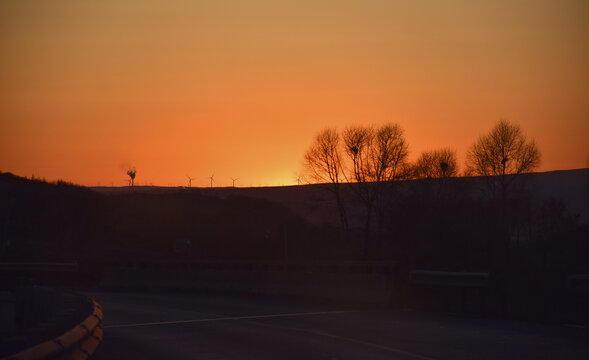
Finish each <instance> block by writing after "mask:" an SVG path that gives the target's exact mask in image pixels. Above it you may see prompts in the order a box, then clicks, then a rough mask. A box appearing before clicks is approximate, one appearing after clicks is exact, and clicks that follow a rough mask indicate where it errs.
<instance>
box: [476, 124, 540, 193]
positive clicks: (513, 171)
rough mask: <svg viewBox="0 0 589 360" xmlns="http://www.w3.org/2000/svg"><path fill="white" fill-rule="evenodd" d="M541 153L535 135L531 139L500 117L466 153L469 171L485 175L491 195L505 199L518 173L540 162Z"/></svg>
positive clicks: (529, 170)
mask: <svg viewBox="0 0 589 360" xmlns="http://www.w3.org/2000/svg"><path fill="white" fill-rule="evenodd" d="M540 161H541V155H540V151H539V150H538V147H537V146H536V142H535V141H534V139H532V140H528V139H527V138H526V137H525V135H524V134H523V132H522V131H521V128H520V127H519V125H517V124H512V123H510V122H509V121H507V120H504V119H502V120H500V121H499V122H498V123H497V125H495V127H494V128H493V129H492V130H491V132H490V133H489V134H487V135H482V136H481V137H480V138H479V139H478V140H477V142H476V143H475V144H474V145H473V146H472V147H471V149H470V150H469V151H468V153H467V159H466V166H467V174H472V175H479V176H484V177H486V178H487V184H488V186H489V190H490V192H491V195H493V196H497V195H500V196H501V198H503V199H505V198H506V196H507V195H508V191H509V188H510V186H511V185H512V184H513V182H514V181H515V180H516V179H517V178H518V175H520V174H523V173H527V172H531V171H533V170H534V169H535V168H537V167H538V166H539V165H540Z"/></svg>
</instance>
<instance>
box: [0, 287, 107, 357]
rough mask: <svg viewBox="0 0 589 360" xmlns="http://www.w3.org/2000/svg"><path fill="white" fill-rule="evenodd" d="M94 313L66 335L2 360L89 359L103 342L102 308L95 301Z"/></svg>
mask: <svg viewBox="0 0 589 360" xmlns="http://www.w3.org/2000/svg"><path fill="white" fill-rule="evenodd" d="M87 300H88V301H89V302H91V305H92V313H91V314H90V315H89V316H87V317H86V318H85V319H84V320H83V321H82V322H81V323H79V324H77V325H76V326H74V327H73V328H71V329H70V330H68V331H67V332H65V333H64V334H62V335H60V336H58V337H56V338H54V339H52V340H49V341H45V342H43V343H41V344H38V345H35V346H33V347H31V348H28V349H26V350H23V351H21V352H19V353H16V354H13V355H9V356H8V357H5V358H3V359H2V360H51V359H87V358H89V357H90V355H92V353H93V352H94V350H96V348H97V347H98V345H99V344H100V342H101V341H102V337H103V332H102V307H101V306H100V304H98V303H97V302H96V301H95V300H94V299H92V298H90V297H87Z"/></svg>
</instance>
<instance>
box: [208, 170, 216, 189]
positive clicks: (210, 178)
mask: <svg viewBox="0 0 589 360" xmlns="http://www.w3.org/2000/svg"><path fill="white" fill-rule="evenodd" d="M214 177H215V173H213V175H211V176H209V180H211V189H212V188H213V178H214Z"/></svg>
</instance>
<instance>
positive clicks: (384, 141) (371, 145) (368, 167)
mask: <svg viewBox="0 0 589 360" xmlns="http://www.w3.org/2000/svg"><path fill="white" fill-rule="evenodd" d="M343 138H344V145H345V154H346V155H347V157H348V159H349V162H350V163H351V164H350V168H351V169H350V171H351V173H350V175H349V178H350V179H351V180H353V181H355V182H356V183H357V184H356V186H354V187H353V189H354V190H355V192H356V194H357V195H358V197H359V199H360V200H361V201H362V203H363V204H364V206H365V208H366V218H365V223H364V232H365V235H364V252H365V254H366V255H367V253H368V246H369V239H370V229H371V222H372V213H373V211H376V215H377V225H378V227H377V230H378V233H379V237H380V232H381V230H382V222H383V219H384V211H385V206H386V204H387V203H388V201H389V195H390V192H389V191H388V190H390V185H391V184H393V183H394V181H396V180H399V179H400V178H401V177H402V174H403V173H404V171H403V169H404V168H405V164H406V160H407V155H408V146H407V143H406V141H405V138H404V135H403V129H401V127H400V126H399V125H397V124H386V125H383V126H381V127H378V128H375V127H362V126H354V127H349V128H347V129H345V130H344V133H343Z"/></svg>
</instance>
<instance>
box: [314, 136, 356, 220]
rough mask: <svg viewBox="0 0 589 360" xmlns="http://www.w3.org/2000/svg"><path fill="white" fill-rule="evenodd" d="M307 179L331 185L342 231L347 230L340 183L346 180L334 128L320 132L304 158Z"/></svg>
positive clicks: (338, 140) (338, 139)
mask: <svg viewBox="0 0 589 360" xmlns="http://www.w3.org/2000/svg"><path fill="white" fill-rule="evenodd" d="M304 168H305V172H306V173H307V177H308V178H309V179H310V180H311V181H314V182H319V183H329V184H331V189H332V191H333V193H334V195H335V200H336V205H337V208H338V211H339V215H340V222H341V226H342V229H344V230H347V228H348V220H347V216H346V211H345V207H344V204H343V199H342V194H341V187H340V183H341V180H342V178H344V173H343V169H342V159H341V154H340V137H339V134H338V132H337V131H336V130H335V129H333V128H326V129H324V130H322V131H320V132H319V133H318V134H317V135H316V136H315V139H314V140H313V143H312V144H311V146H310V147H309V149H307V152H306V153H305V157H304Z"/></svg>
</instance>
